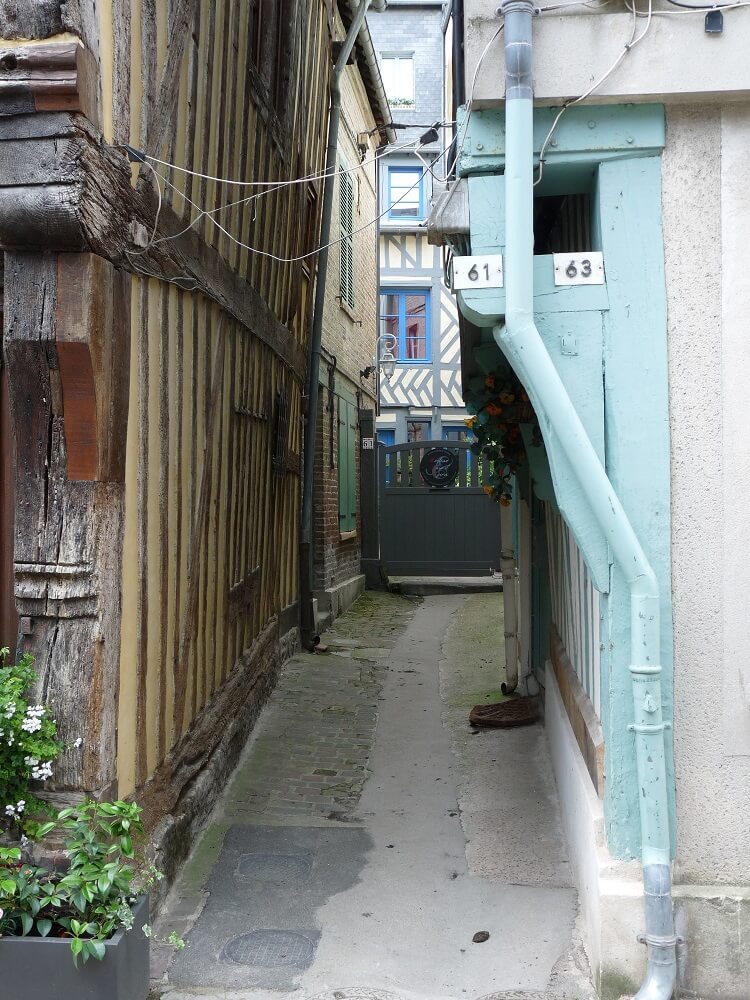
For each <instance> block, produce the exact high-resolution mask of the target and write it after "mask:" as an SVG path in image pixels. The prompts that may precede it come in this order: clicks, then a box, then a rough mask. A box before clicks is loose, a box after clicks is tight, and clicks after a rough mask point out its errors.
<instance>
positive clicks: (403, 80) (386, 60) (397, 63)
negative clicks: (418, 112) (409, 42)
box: [380, 52, 414, 111]
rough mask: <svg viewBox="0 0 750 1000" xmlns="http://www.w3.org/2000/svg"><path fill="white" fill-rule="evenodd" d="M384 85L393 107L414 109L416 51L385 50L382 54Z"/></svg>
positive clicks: (381, 67)
mask: <svg viewBox="0 0 750 1000" xmlns="http://www.w3.org/2000/svg"><path fill="white" fill-rule="evenodd" d="M380 71H381V73H382V75H383V85H384V86H385V92H386V95H387V97H388V103H389V104H390V106H391V107H392V108H404V109H405V110H407V111H410V110H413V109H414V53H413V52H383V53H381V56H380Z"/></svg>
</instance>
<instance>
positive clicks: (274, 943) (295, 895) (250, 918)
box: [170, 826, 371, 990]
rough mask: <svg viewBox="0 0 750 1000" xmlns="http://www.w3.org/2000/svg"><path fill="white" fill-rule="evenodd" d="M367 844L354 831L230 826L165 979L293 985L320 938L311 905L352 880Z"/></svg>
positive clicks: (223, 985) (225, 985) (229, 985)
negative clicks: (197, 910) (183, 943)
mask: <svg viewBox="0 0 750 1000" xmlns="http://www.w3.org/2000/svg"><path fill="white" fill-rule="evenodd" d="M370 844H371V842H370V838H369V836H368V835H367V833H365V831H364V830H361V829H342V828H337V829H334V828H328V829H320V828H314V829H311V828H299V827H291V828H290V827H285V828H281V827H262V826H236V827H232V828H231V829H230V830H228V831H227V833H226V836H225V838H224V846H223V849H222V851H221V854H220V856H219V859H218V861H217V863H216V865H215V866H214V868H213V871H212V873H211V877H210V879H209V881H208V885H207V890H208V894H209V896H208V902H207V904H206V906H205V908H204V909H203V911H202V913H201V914H200V917H199V918H198V921H197V923H196V924H195V926H194V927H193V928H192V930H191V931H190V933H189V934H188V937H187V941H186V948H185V950H184V951H182V952H180V953H179V955H178V956H177V957H176V959H175V961H174V963H173V965H172V968H171V970H170V981H171V982H172V983H173V984H174V985H175V986H182V985H187V986H190V987H203V988H205V987H211V988H215V989H223V990H226V989H237V988H245V989H246V988H247V987H249V986H252V987H264V988H267V989H273V990H281V989H290V988H292V987H294V986H295V985H296V983H297V981H298V979H299V976H300V975H301V973H302V972H303V971H304V970H305V969H306V968H308V967H309V965H310V964H311V962H312V959H313V956H314V954H315V949H316V947H317V945H318V941H319V939H320V933H321V930H320V926H319V924H318V921H317V919H316V914H317V912H318V910H319V909H320V907H321V906H322V905H323V904H324V903H325V901H326V900H327V899H328V898H329V897H330V896H333V895H335V894H336V893H339V892H343V891H345V890H346V889H347V888H349V886H351V885H352V884H353V883H354V882H356V880H357V878H358V877H359V873H360V871H361V870H362V867H363V865H364V862H365V855H366V853H367V851H368V849H369V847H370Z"/></svg>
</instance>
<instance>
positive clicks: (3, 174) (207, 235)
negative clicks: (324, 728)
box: [0, 0, 334, 869]
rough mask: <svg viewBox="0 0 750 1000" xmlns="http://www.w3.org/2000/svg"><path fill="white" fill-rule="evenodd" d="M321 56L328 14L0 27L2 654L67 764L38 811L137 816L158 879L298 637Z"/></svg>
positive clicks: (321, 6) (19, 22) (98, 11)
mask: <svg viewBox="0 0 750 1000" xmlns="http://www.w3.org/2000/svg"><path fill="white" fill-rule="evenodd" d="M333 35H334V18H333V9H332V4H331V3H330V2H329V0H316V2H314V3H302V2H301V0H283V2H278V3H273V4H267V3H250V4H249V5H248V4H246V3H244V2H242V0H216V2H215V3H201V2H199V0H171V2H170V3H156V2H155V0H135V2H125V0H108V2H103V3H97V4H94V3H93V0H81V2H80V3H78V4H75V5H74V4H69V3H62V2H54V0H49V2H45V3H20V4H19V3H17V2H13V3H11V2H0V38H3V39H4V41H2V42H1V43H0V46H1V47H0V115H1V116H2V119H1V120H2V129H1V130H0V243H1V244H2V247H3V249H4V251H5V268H4V274H5V320H4V341H3V353H4V372H3V377H4V383H5V384H6V386H7V396H8V413H9V415H10V417H11V426H12V438H13V462H12V468H11V470H9V472H10V477H11V479H12V487H13V494H14V498H15V517H14V519H13V526H14V527H13V554H12V557H13V588H14V592H15V605H16V609H17V613H18V621H19V635H18V646H19V650H24V651H29V652H31V653H32V654H33V655H34V657H35V660H36V666H37V669H38V671H39V673H40V676H41V683H42V685H43V688H44V691H45V696H46V698H47V700H48V701H49V703H50V704H51V705H53V706H54V710H55V712H56V715H57V719H58V723H59V729H60V733H61V736H62V738H63V739H64V740H66V741H68V742H72V741H73V740H75V739H76V738H77V737H79V736H80V737H82V738H83V740H84V744H83V749H84V752H83V754H82V755H77V756H74V755H73V754H66V755H63V757H61V759H60V761H59V765H58V766H57V770H56V775H55V778H56V780H55V786H54V788H55V791H54V793H53V794H54V795H57V796H58V797H60V798H63V799H64V798H65V797H66V796H67V795H68V794H70V793H73V794H80V793H81V792H85V793H87V794H91V795H94V796H109V797H111V796H114V795H115V794H116V795H119V796H120V797H124V796H129V795H135V796H136V797H137V798H138V800H139V801H140V802H141V803H142V804H143V805H144V806H145V808H146V816H147V818H148V820H149V823H150V826H151V828H152V830H153V829H154V828H155V827H157V826H158V827H159V835H158V837H157V839H158V841H159V842H160V843H161V845H162V847H163V848H164V855H165V858H166V867H167V868H168V869H169V867H170V866H171V865H172V864H173V863H176V861H178V860H179V857H180V855H181V854H182V850H181V844H182V843H185V844H186V843H187V842H188V840H189V837H190V833H191V831H192V829H193V828H194V826H195V824H196V823H198V822H199V821H200V820H201V818H202V817H203V816H204V815H205V812H206V810H207V809H208V808H209V807H210V804H211V802H212V801H213V797H214V794H215V791H218V789H219V788H220V786H221V783H222V779H223V777H224V776H225V775H226V774H227V773H228V770H229V769H230V768H231V766H232V764H233V763H234V761H235V760H236V758H237V755H238V753H239V751H240V749H241V747H242V744H243V742H244V738H245V736H246V734H247V732H248V731H249V729H250V727H251V726H252V723H253V721H254V718H255V716H256V715H257V712H258V710H259V708H260V706H261V704H262V702H263V700H264V698H265V696H266V694H267V692H268V691H269V690H270V688H271V686H272V684H273V681H274V678H275V674H276V671H277V669H278V667H279V665H280V663H281V662H282V659H283V656H284V655H285V653H286V652H288V650H289V648H291V647H292V646H293V645H294V643H295V642H296V637H297V630H296V624H297V601H298V555H297V536H298V521H299V496H300V474H301V448H302V423H303V397H304V386H305V377H306V347H307V338H308V329H309V324H310V312H311V309H312V288H313V285H314V280H315V257H314V253H313V252H314V250H315V249H316V247H317V240H318V234H319V214H320V200H321V199H320V195H321V190H322V183H323V181H322V179H321V177H320V174H321V171H322V169H323V161H324V144H325V135H326V122H327V115H328V79H329V72H330V66H331V49H332V43H333ZM269 53H270V54H271V55H270V56H269ZM271 56H272V57H271ZM144 155H147V156H149V157H153V158H155V159H149V160H145V161H144ZM161 161H163V162H161ZM169 164H177V165H179V167H180V168H182V169H180V170H177V169H173V168H172V167H170V166H169ZM191 171H192V173H191ZM213 178H232V179H233V180H235V181H237V182H238V184H235V185H231V186H228V185H224V184H221V183H218V182H217V181H216V180H215V179H213ZM299 178H305V181H304V183H295V184H293V185H289V186H285V187H279V185H283V184H284V182H285V181H289V180H296V179H299ZM242 185H245V186H242ZM306 255H307V256H306ZM4 430H7V420H6V422H5V424H4ZM9 436H10V435H9ZM6 521H7V518H6ZM9 616H10V612H9V614H8V615H6V618H8V619H9ZM9 620H10V619H9ZM13 639H15V637H13ZM5 641H6V639H5V637H0V645H2V644H3V643H4V642H5ZM10 644H12V641H11V643H10Z"/></svg>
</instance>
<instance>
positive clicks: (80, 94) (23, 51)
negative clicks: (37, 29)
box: [0, 40, 99, 123]
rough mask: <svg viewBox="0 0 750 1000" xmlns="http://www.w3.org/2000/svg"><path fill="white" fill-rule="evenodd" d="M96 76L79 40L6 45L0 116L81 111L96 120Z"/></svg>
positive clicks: (0, 69) (0, 68)
mask: <svg viewBox="0 0 750 1000" xmlns="http://www.w3.org/2000/svg"><path fill="white" fill-rule="evenodd" d="M98 86H99V83H98V75H97V67H96V62H95V60H94V57H93V55H92V54H91V52H90V51H89V50H88V49H87V48H84V46H83V45H81V43H80V42H78V41H68V40H66V41H62V42H60V41H54V42H53V41H50V42H36V43H32V44H31V45H18V46H8V47H7V48H4V49H3V50H2V54H0V117H4V116H9V115H18V114H26V113H28V112H34V111H81V112H83V114H85V115H86V117H87V118H88V119H89V120H90V121H92V122H94V123H98V121H99V112H98V107H99V102H98V99H97V98H98Z"/></svg>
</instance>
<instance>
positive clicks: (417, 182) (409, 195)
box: [386, 167, 425, 222]
mask: <svg viewBox="0 0 750 1000" xmlns="http://www.w3.org/2000/svg"><path fill="white" fill-rule="evenodd" d="M387 170H388V184H387V188H386V197H387V199H388V219H389V220H390V221H391V222H421V221H422V220H423V219H424V217H425V198H424V173H423V171H422V168H421V167H388V168H387Z"/></svg>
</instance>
